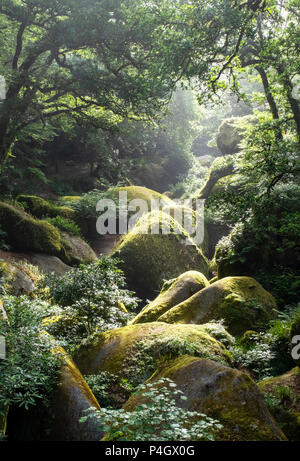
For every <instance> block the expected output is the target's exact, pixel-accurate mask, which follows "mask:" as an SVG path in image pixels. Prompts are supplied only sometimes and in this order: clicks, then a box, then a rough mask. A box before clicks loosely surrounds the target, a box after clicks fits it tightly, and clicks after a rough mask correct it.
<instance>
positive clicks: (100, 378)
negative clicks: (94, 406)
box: [84, 371, 134, 408]
mask: <svg viewBox="0 0 300 461" xmlns="http://www.w3.org/2000/svg"><path fill="white" fill-rule="evenodd" d="M84 378H85V380H86V382H87V383H88V385H89V387H90V388H91V390H92V392H93V394H94V396H95V397H96V399H97V401H98V402H99V405H100V407H101V408H102V407H105V408H107V407H110V408H120V407H121V406H122V405H123V403H124V402H126V400H127V399H128V398H129V396H130V394H131V393H132V391H133V389H134V388H133V386H132V385H131V384H130V383H128V381H127V380H126V379H121V380H120V377H119V376H116V375H114V374H112V373H109V372H106V371H102V372H99V373H98V374H97V375H86V376H85V377H84Z"/></svg>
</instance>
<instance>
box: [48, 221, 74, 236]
mask: <svg viewBox="0 0 300 461" xmlns="http://www.w3.org/2000/svg"><path fill="white" fill-rule="evenodd" d="M47 221H48V222H49V223H50V224H52V225H53V226H55V227H57V228H58V229H59V230H61V231H63V232H67V233H68V234H70V235H75V236H77V237H80V236H81V233H80V229H79V227H78V226H77V224H75V222H74V221H71V220H70V219H67V218H62V217H61V216H56V218H48V219H47Z"/></svg>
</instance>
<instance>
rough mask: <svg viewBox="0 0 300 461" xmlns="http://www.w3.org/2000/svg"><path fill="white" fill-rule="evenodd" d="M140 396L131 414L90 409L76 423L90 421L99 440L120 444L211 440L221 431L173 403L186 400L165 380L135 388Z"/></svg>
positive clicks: (174, 386) (207, 419)
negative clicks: (103, 433) (120, 442)
mask: <svg viewBox="0 0 300 461" xmlns="http://www.w3.org/2000/svg"><path fill="white" fill-rule="evenodd" d="M141 394H142V399H143V402H142V403H141V404H138V405H137V407H136V409H135V410H134V411H130V412H127V411H125V410H123V409H121V410H109V409H104V408H103V409H101V410H100V411H95V410H94V409H92V408H90V409H88V410H87V416H85V417H83V418H81V420H80V422H85V421H86V420H87V419H88V418H91V419H92V420H93V421H94V422H95V423H96V424H97V426H98V427H99V430H101V431H105V432H106V435H105V437H104V439H103V440H105V441H107V440H109V441H112V440H113V441H122V442H123V441H174V440H180V441H186V440H187V441H199V440H214V435H215V434H216V433H217V432H218V430H220V429H221V428H222V426H221V425H220V424H219V423H218V421H216V420H213V419H212V418H209V417H208V416H206V415H204V414H199V413H197V412H192V411H187V410H184V409H182V408H179V407H178V406H177V404H176V401H178V400H180V399H182V400H186V399H187V397H185V395H184V394H183V392H181V391H180V390H179V389H177V386H176V384H175V383H174V382H173V381H171V380H169V379H161V380H159V381H157V382H156V383H155V384H144V385H141V386H139V388H138V389H137V391H136V395H137V396H139V395H141Z"/></svg>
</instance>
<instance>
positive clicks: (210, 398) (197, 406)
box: [123, 356, 286, 441]
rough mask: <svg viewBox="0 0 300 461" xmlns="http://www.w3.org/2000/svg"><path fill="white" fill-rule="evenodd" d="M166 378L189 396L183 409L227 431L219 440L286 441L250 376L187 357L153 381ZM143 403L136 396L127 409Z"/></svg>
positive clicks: (182, 403)
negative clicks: (208, 418)
mask: <svg viewBox="0 0 300 461" xmlns="http://www.w3.org/2000/svg"><path fill="white" fill-rule="evenodd" d="M162 378H168V379H171V380H172V381H174V382H175V383H176V384H177V386H178V388H179V389H180V390H181V391H182V392H183V393H184V394H185V396H186V400H181V399H178V400H177V405H178V406H179V407H181V408H184V409H186V410H189V411H196V412H199V413H200V414H201V413H204V414H207V415H208V416H210V417H212V418H214V419H217V420H218V421H220V423H221V424H222V426H223V429H221V430H220V431H219V432H218V434H217V436H216V440H221V441H271V440H272V441H283V440H286V438H285V435H284V434H283V433H282V431H281V430H280V428H279V427H278V425H277V424H276V422H275V421H274V419H273V417H272V416H271V414H270V413H269V411H268V409H267V407H266V405H265V403H264V401H263V397H262V395H261V393H260V392H259V389H258V388H257V386H256V384H255V383H254V382H253V381H252V379H251V378H250V377H249V376H248V375H247V374H245V373H241V372H240V371H238V370H234V369H232V368H229V367H228V366H225V365H222V364H220V363H216V362H214V361H212V360H204V359H201V358H196V357H190V356H183V357H179V358H176V359H175V360H173V361H170V362H169V363H167V364H164V366H162V367H161V368H160V369H158V370H157V371H156V373H155V374H154V375H153V376H152V377H151V379H150V380H149V381H150V382H152V383H155V381H158V380H160V379H162ZM142 403H143V394H141V395H138V396H136V395H133V396H132V397H131V398H130V399H129V400H128V401H127V402H126V403H125V405H124V407H123V408H124V409H125V410H126V411H133V410H134V409H135V408H136V406H137V405H140V404H142Z"/></svg>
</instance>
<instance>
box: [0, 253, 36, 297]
mask: <svg viewBox="0 0 300 461" xmlns="http://www.w3.org/2000/svg"><path fill="white" fill-rule="evenodd" d="M0 276H1V277H2V278H3V279H4V285H5V289H6V291H7V293H9V294H11V295H14V296H18V295H20V294H26V295H30V294H31V293H33V292H34V291H35V283H34V282H35V281H38V279H39V278H40V277H38V276H37V275H36V274H33V273H32V271H31V270H30V269H29V268H28V267H27V268H26V269H25V268H24V264H22V263H21V262H18V263H12V262H8V261H4V260H1V259H0Z"/></svg>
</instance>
